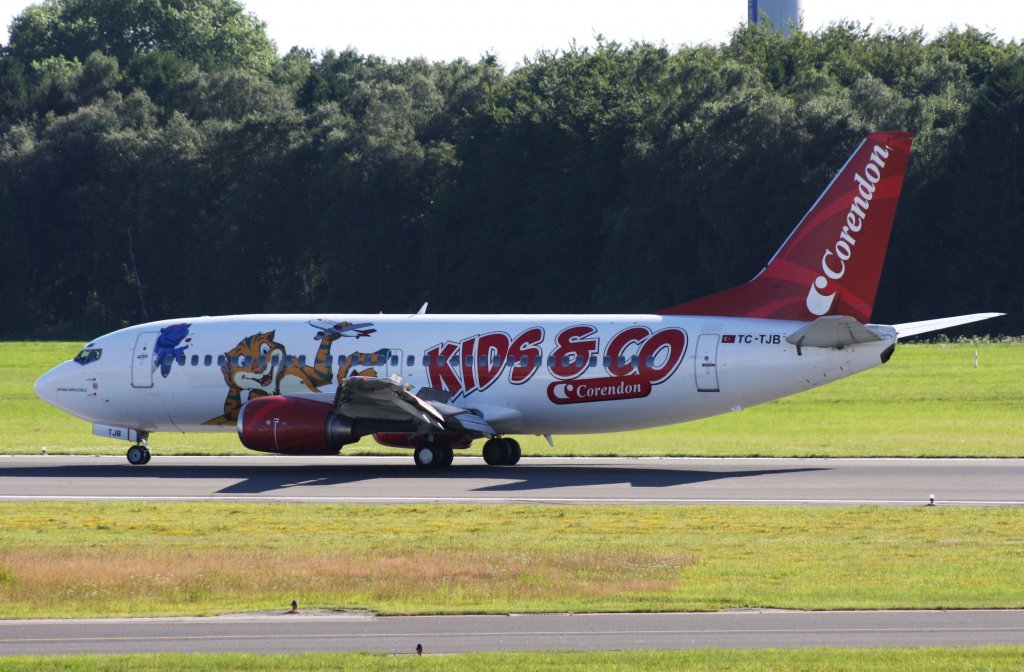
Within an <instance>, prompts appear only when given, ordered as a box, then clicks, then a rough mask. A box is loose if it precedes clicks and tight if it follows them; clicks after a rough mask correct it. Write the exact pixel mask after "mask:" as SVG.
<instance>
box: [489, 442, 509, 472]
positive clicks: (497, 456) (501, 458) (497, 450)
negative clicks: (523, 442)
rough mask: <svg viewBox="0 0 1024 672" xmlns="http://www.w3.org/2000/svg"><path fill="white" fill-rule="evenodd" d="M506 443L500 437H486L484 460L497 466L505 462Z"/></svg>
mask: <svg viewBox="0 0 1024 672" xmlns="http://www.w3.org/2000/svg"><path fill="white" fill-rule="evenodd" d="M508 450H509V449H508V444H507V443H505V441H504V440H502V439H487V443H485V444H484V450H483V454H484V462H486V463H487V464H489V465H491V466H492V467H497V466H501V465H503V464H505V460H507V459H508Z"/></svg>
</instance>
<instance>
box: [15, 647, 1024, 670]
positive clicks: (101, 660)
mask: <svg viewBox="0 0 1024 672" xmlns="http://www.w3.org/2000/svg"><path fill="white" fill-rule="evenodd" d="M0 661H2V666H3V668H4V669H5V670H8V671H10V672H41V671H48V670H61V671H62V672H93V671H103V672H106V671H115V670H116V671H117V672H122V671H124V670H152V671H161V670H169V671H175V672H176V671H178V670H204V671H205V670H209V671H210V672H220V671H222V670H250V671H252V672H307V671H309V672H312V671H319V670H346V672H364V671H365V672H371V671H372V672H391V671H392V670H409V669H416V670H423V672H463V671H464V670H516V671H517V672H550V671H553V670H558V671H559V672H561V671H563V670H568V671H570V672H571V671H574V670H586V671H588V672H590V671H593V672H621V671H622V670H641V671H643V670H654V671H657V672H662V671H663V670H693V671H694V672H712V671H714V672H718V671H723V672H774V671H776V670H804V671H806V672H819V671H820V672H883V671H884V672H891V671H892V670H927V671H928V672H1020V670H1021V669H1022V667H1024V648H1021V647H1009V646H1001V647H983V648H975V649H966V648H919V649H796V650H780V649H769V650H764V649H762V650H755V651H728V650H720V649H707V650H691V651H615V652H595V653H575V652H559V653H543V652H541V653H483V654H460V655H443V656H432V655H425V656H423V657H422V658H413V657H410V656H384V655H368V654H304V655H278V656H255V655H240V654H226V655H186V654H159V655H134V656H59V657H58V656H54V657H47V658H3V659H0Z"/></svg>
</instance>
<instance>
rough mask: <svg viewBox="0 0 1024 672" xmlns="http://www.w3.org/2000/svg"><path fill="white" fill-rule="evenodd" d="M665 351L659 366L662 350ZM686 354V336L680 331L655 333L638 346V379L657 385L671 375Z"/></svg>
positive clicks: (669, 330)
mask: <svg viewBox="0 0 1024 672" xmlns="http://www.w3.org/2000/svg"><path fill="white" fill-rule="evenodd" d="M665 349H667V350H668V351H667V352H666V353H665V359H664V361H663V362H661V363H660V364H659V363H658V360H659V359H660V358H661V352H662V350H665ZM684 352H686V334H685V333H683V331H682V330H681V329H662V330H661V331H656V332H654V334H653V335H652V336H651V337H650V338H648V339H647V340H646V341H644V343H643V344H642V345H641V346H640V371H639V373H640V377H641V378H643V379H644V380H647V381H649V382H650V383H651V384H652V385H657V384H658V383H660V382H661V381H663V380H665V379H666V378H668V377H669V376H671V375H672V374H673V373H675V370H676V367H678V366H679V362H681V361H682V359H683V353H684Z"/></svg>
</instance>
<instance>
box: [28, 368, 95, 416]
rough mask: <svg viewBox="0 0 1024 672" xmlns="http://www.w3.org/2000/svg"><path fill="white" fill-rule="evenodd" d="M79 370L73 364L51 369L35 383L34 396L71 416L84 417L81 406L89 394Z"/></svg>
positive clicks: (87, 385) (86, 384)
mask: <svg viewBox="0 0 1024 672" xmlns="http://www.w3.org/2000/svg"><path fill="white" fill-rule="evenodd" d="M81 368H82V367H80V366H79V365H78V364H75V363H74V362H64V363H63V364H60V365H58V366H55V367H53V368H52V369H50V370H49V371H47V372H46V373H44V374H43V375H41V376H39V380H37V381H36V384H35V386H34V387H35V391H36V396H37V397H39V398H40V399H42V400H43V401H45V402H46V403H48V404H50V405H52V406H56V407H57V408H59V409H61V410H62V411H67V412H68V413H70V414H72V415H77V416H78V417H84V415H83V405H84V404H85V403H86V399H87V397H88V393H89V384H88V382H87V381H86V380H85V377H84V376H83V374H82V371H81Z"/></svg>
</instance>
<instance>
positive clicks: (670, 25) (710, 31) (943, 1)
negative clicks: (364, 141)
mask: <svg viewBox="0 0 1024 672" xmlns="http://www.w3.org/2000/svg"><path fill="white" fill-rule="evenodd" d="M242 2H243V4H245V6H246V8H247V9H248V10H249V11H250V12H252V13H254V14H256V16H258V17H259V18H260V19H261V20H262V21H264V22H265V23H266V24H267V32H268V33H269V35H270V37H271V38H272V39H273V40H274V41H275V42H276V43H277V47H278V51H279V52H281V53H285V52H287V51H288V50H289V49H290V48H291V47H292V46H300V47H304V48H307V49H311V50H312V51H313V52H314V53H316V54H320V53H321V52H323V51H325V50H327V49H334V50H335V51H341V50H343V49H346V48H348V47H352V48H354V49H356V50H357V51H359V52H360V53H362V54H373V55H376V56H383V57H385V58H388V59H398V60H402V59H405V58H412V57H419V56H422V57H425V58H427V59H428V60H432V61H450V60H453V59H456V58H459V57H462V58H466V59H468V60H470V61H476V60H478V59H479V58H480V57H481V56H482V55H483V54H485V53H493V54H495V55H497V57H498V59H499V61H500V62H501V63H502V65H504V66H505V67H506V68H512V67H514V66H515V65H517V64H518V63H521V62H522V61H523V58H524V57H532V56H534V55H535V54H536V52H537V51H538V50H541V49H543V50H548V51H551V50H563V49H567V48H568V47H569V46H570V44H571V43H572V42H573V40H575V42H576V44H577V46H579V47H585V46H592V45H593V44H594V43H595V39H594V38H595V36H596V35H599V34H600V35H603V36H604V37H605V38H607V39H610V40H616V41H618V42H622V43H627V44H628V43H629V42H631V41H648V42H654V43H664V44H665V45H667V46H668V47H670V48H675V47H678V46H681V45H684V44H699V43H704V42H707V43H712V44H715V43H720V42H724V41H726V40H728V39H729V33H730V32H731V31H732V30H733V29H735V28H736V27H737V26H738V25H739V24H740V22H741V21H745V20H746V15H747V0H677V1H676V2H674V3H670V2H668V1H667V0H629V1H628V2H626V1H625V0H516V1H515V2H505V3H499V2H488V1H486V0H485V1H483V2H481V0H434V1H433V2H427V1H424V0H377V1H376V2H365V1H364V2H352V1H351V0H347V1H346V0H242ZM29 4H32V3H31V2H29V1H26V0H0V21H2V22H3V27H2V32H0V42H2V43H4V44H6V43H7V27H8V26H9V25H10V22H11V19H13V18H14V17H15V16H17V15H18V14H19V13H21V11H22V10H23V9H24V8H25V7H27V6H28V5H29ZM802 4H803V13H804V27H805V28H806V29H808V30H816V29H818V28H821V27H822V26H825V25H828V24H829V23H832V22H834V21H838V20H841V19H852V20H856V21H859V22H860V23H861V24H862V25H868V24H871V25H874V26H876V27H885V26H894V27H897V26H898V27H905V28H923V29H924V30H925V32H926V33H927V34H928V35H929V36H934V35H935V34H937V33H939V32H941V31H942V30H943V29H944V28H946V27H948V26H950V25H956V26H959V27H963V26H966V25H972V26H974V27H976V28H979V29H981V30H984V31H991V32H993V33H995V34H996V35H997V36H998V37H999V38H1001V39H1003V40H1018V41H1020V40H1021V38H1022V36H1024V2H1020V1H1019V0H959V1H957V2H953V1H952V0H927V1H926V0H856V2H854V1H847V2H837V1H836V0H803V2H802Z"/></svg>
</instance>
